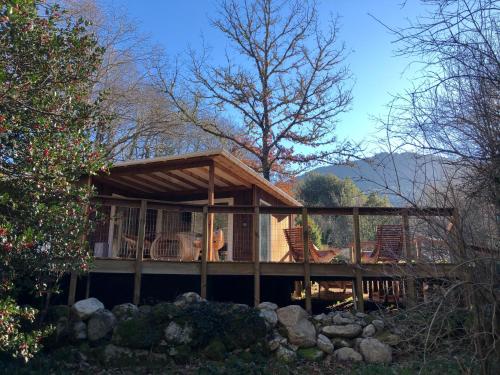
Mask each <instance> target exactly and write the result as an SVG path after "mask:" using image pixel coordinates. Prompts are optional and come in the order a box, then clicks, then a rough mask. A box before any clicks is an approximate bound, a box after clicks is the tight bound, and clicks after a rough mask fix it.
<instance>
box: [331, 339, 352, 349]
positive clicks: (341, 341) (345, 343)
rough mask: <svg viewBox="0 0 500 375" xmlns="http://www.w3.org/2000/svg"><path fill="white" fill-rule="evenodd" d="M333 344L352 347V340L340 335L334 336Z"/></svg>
mask: <svg viewBox="0 0 500 375" xmlns="http://www.w3.org/2000/svg"><path fill="white" fill-rule="evenodd" d="M331 341H332V344H333V346H334V347H336V348H352V342H351V341H349V340H346V339H342V338H340V337H334V338H332V340H331Z"/></svg>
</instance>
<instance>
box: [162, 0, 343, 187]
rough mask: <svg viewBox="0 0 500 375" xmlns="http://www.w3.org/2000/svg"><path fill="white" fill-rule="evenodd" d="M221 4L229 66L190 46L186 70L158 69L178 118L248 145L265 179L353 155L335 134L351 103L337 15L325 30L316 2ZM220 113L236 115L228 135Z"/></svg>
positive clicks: (215, 23)
mask: <svg viewBox="0 0 500 375" xmlns="http://www.w3.org/2000/svg"><path fill="white" fill-rule="evenodd" d="M219 5H220V6H219V16H218V18H217V19H215V20H213V21H212V24H213V26H214V27H215V28H216V29H217V30H219V31H220V32H221V33H222V35H224V36H225V37H226V38H227V40H228V41H229V43H230V46H231V47H230V48H231V49H230V50H228V51H226V56H225V57H226V62H225V64H224V65H221V66H217V65H209V64H207V63H206V60H207V54H206V50H204V51H203V52H202V53H201V55H200V54H196V53H195V52H193V51H191V53H190V60H191V66H190V71H189V72H188V73H187V74H183V72H181V71H179V69H176V70H175V71H174V73H173V74H172V75H170V76H167V75H165V74H162V73H161V72H160V81H161V83H162V85H163V86H162V89H163V90H164V91H165V92H166V94H167V96H168V98H169V99H170V100H171V101H172V103H173V105H174V107H175V108H176V110H177V113H178V115H179V116H180V118H182V119H183V120H184V121H185V122H189V123H193V124H195V125H197V126H198V127H200V128H201V129H203V130H204V131H205V132H207V133H209V134H212V135H214V136H216V137H220V138H222V139H227V140H229V141H230V142H232V143H234V145H236V146H237V147H238V148H239V149H242V150H244V151H245V153H247V154H248V155H249V156H250V157H251V158H252V159H253V160H254V161H255V162H256V163H255V164H254V165H253V166H254V167H255V169H257V170H258V171H260V172H262V173H263V175H264V177H265V178H266V179H270V178H271V175H272V174H273V173H276V174H278V175H279V174H283V173H285V174H286V173H287V172H289V171H290V169H292V168H295V172H297V168H304V167H306V166H310V165H311V163H315V162H323V161H332V160H334V159H335V158H338V157H344V156H346V155H350V154H351V153H352V151H353V147H351V145H350V144H349V143H345V142H344V143H341V142H337V139H336V137H335V125H336V122H337V120H338V117H339V115H340V114H341V113H343V112H345V111H347V110H348V108H349V104H350V102H351V87H350V84H349V82H350V73H349V70H348V69H347V68H346V66H345V65H344V57H345V47H344V45H343V44H338V42H337V33H338V27H337V24H336V22H335V20H332V21H331V23H330V25H329V28H328V30H326V31H322V30H321V27H320V24H319V20H318V11H317V8H316V4H315V2H313V1H293V2H287V1H276V0H254V1H245V2H240V1H235V0H227V1H222V2H221V3H220V4H219ZM159 70H160V69H159ZM222 114H225V115H226V116H234V117H236V119H237V121H235V122H237V124H236V125H237V126H236V127H235V128H233V129H231V131H230V132H228V131H227V129H223V128H221V127H220V126H218V124H217V119H218V118H220V116H221V115H222ZM235 114H236V115H235Z"/></svg>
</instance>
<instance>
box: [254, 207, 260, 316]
mask: <svg viewBox="0 0 500 375" xmlns="http://www.w3.org/2000/svg"><path fill="white" fill-rule="evenodd" d="M259 215H260V213H259V206H255V207H254V212H253V223H252V227H253V303H254V306H255V307H257V306H258V304H259V303H260V251H259V250H260V225H259V224H260V223H259V218H260V216H259Z"/></svg>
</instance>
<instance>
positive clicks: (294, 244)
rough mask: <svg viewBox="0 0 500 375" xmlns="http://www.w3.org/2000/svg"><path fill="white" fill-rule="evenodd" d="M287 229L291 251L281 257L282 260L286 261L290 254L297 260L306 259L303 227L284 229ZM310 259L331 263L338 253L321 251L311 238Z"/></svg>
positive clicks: (286, 233)
mask: <svg viewBox="0 0 500 375" xmlns="http://www.w3.org/2000/svg"><path fill="white" fill-rule="evenodd" d="M283 230H284V231H285V238H286V242H287V243H288V248H289V251H288V253H286V254H285V256H284V257H283V258H281V260H280V262H282V261H284V259H286V258H287V257H288V256H290V255H291V256H292V258H293V260H294V261H295V262H303V261H304V239H303V236H302V233H303V232H302V227H295V228H289V229H283ZM308 245H309V246H308V247H309V254H310V261H311V262H313V263H330V262H331V261H332V260H333V259H334V258H335V257H336V256H337V254H336V253H335V251H332V250H327V251H320V250H319V249H318V248H317V247H316V245H315V244H314V243H313V242H312V241H311V239H309V242H308Z"/></svg>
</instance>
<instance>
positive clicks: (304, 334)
mask: <svg viewBox="0 0 500 375" xmlns="http://www.w3.org/2000/svg"><path fill="white" fill-rule="evenodd" d="M286 330H287V333H288V341H290V343H291V344H294V345H297V346H298V347H300V348H308V347H311V346H315V345H316V328H314V325H313V324H312V323H311V322H310V321H309V320H307V319H302V320H299V322H298V323H297V324H295V325H292V326H287V327H286Z"/></svg>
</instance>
